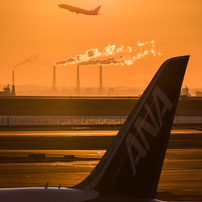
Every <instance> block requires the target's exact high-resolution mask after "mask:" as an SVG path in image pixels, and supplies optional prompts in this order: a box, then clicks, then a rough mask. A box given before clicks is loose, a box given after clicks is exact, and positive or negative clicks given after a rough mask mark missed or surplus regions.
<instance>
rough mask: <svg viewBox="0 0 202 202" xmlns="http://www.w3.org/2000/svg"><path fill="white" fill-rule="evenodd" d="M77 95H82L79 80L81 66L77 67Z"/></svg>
mask: <svg viewBox="0 0 202 202" xmlns="http://www.w3.org/2000/svg"><path fill="white" fill-rule="evenodd" d="M76 88H77V94H78V95H79V93H80V80H79V64H78V65H77V87H76Z"/></svg>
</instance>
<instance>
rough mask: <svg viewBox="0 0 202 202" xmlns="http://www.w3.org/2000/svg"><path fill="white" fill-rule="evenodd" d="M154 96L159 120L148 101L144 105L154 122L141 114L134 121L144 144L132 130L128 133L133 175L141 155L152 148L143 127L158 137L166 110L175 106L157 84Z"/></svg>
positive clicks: (126, 141) (127, 138)
mask: <svg viewBox="0 0 202 202" xmlns="http://www.w3.org/2000/svg"><path fill="white" fill-rule="evenodd" d="M152 96H153V99H154V104H155V109H156V114H157V119H158V121H157V120H156V118H155V116H154V114H153V112H152V111H151V109H150V108H149V105H148V104H147V103H146V104H145V105H144V107H145V109H146V111H147V114H148V115H149V117H150V119H151V120H152V124H150V123H148V122H147V121H145V119H143V118H141V117H139V116H138V117H137V119H136V120H135V122H134V127H135V128H136V130H137V135H139V137H140V138H141V140H142V142H143V144H144V145H142V144H141V143H140V142H139V141H138V140H137V139H136V137H135V136H134V135H133V134H132V133H131V132H129V133H128V135H127V137H126V139H125V143H126V146H127V150H128V154H129V158H130V163H131V166H132V171H133V176H135V174H136V165H137V164H138V162H139V160H140V158H141V157H142V158H145V156H146V154H147V152H148V151H149V149H150V146H149V144H148V141H147V139H146V137H145V135H144V133H143V131H142V129H144V130H145V131H147V132H148V133H149V134H150V135H152V137H153V138H156V136H157V135H158V132H159V130H160V128H161V127H162V125H163V116H164V115H165V113H166V111H167V110H169V111H170V110H171V108H172V106H173V104H172V103H171V101H170V100H169V99H168V97H167V96H166V95H165V94H164V92H163V91H162V90H161V89H160V88H159V87H158V86H156V87H155V88H154V90H153V92H152ZM158 99H160V100H161V101H162V103H163V105H164V106H163V109H162V110H161V109H160V106H159V101H158ZM131 147H134V148H135V149H136V150H137V155H136V156H134V155H133V153H132V150H131Z"/></svg>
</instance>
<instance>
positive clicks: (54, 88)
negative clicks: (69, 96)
mask: <svg viewBox="0 0 202 202" xmlns="http://www.w3.org/2000/svg"><path fill="white" fill-rule="evenodd" d="M52 91H56V68H55V65H53V83H52Z"/></svg>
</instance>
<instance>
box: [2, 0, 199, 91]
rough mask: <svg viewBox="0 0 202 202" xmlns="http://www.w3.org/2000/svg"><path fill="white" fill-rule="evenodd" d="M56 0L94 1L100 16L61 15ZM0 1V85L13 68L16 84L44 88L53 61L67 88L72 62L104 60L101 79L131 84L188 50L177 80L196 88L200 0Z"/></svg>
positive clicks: (90, 3)
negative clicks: (183, 72) (180, 78)
mask: <svg viewBox="0 0 202 202" xmlns="http://www.w3.org/2000/svg"><path fill="white" fill-rule="evenodd" d="M61 3H66V4H69V5H73V6H77V7H78V6H79V7H81V8H84V9H87V10H91V9H94V8H96V7H97V6H99V5H101V9H100V11H99V12H100V13H101V15H97V16H87V15H82V14H76V13H73V12H69V11H67V10H65V9H60V8H59V7H58V4H61ZM0 6H1V18H0V22H1V33H0V36H1V38H0V40H1V41H0V42H1V47H0V55H1V67H0V85H6V84H8V83H11V75H12V70H13V68H14V67H15V77H16V78H15V81H16V85H23V84H26V85H28V84H31V85H40V86H50V87H51V85H52V77H53V76H52V67H53V65H54V64H55V63H56V65H64V64H66V65H68V68H66V67H64V68H62V67H61V68H60V69H58V71H57V79H58V83H60V82H59V80H60V81H63V82H61V83H65V82H67V84H66V85H67V86H66V87H68V85H71V86H74V85H75V82H76V76H75V69H76V64H78V63H79V62H88V61H93V60H106V63H107V59H109V58H111V59H110V60H108V62H109V61H111V65H110V66H109V68H108V70H107V71H106V72H105V74H104V79H105V82H106V83H109V82H111V83H112V86H113V87H116V86H120V85H121V86H130V87H132V86H133V87H135V86H137V85H138V82H139V81H137V80H135V81H134V78H136V76H137V75H145V76H146V77H145V78H151V77H152V76H153V75H154V74H155V72H156V71H157V69H158V67H159V66H160V65H161V64H162V63H163V62H164V61H165V60H166V59H168V58H170V57H174V56H180V55H191V57H190V61H189V64H188V68H187V72H186V76H185V80H184V84H183V85H185V84H186V85H187V86H188V87H189V88H195V89H199V88H202V82H201V74H202V70H201V66H202V62H201V49H202V37H201V35H202V22H201V19H202V1H200V0H196V1H184V0H178V1H174V0H170V1H161V0H155V1H149V0H146V1H129V0H126V1H122V0H116V1H115V0H111V1H103V0H102V1H101V0H98V1H79V0H69V1H68V2H67V1H66V2H65V1H64V2H61V1H60V0H53V1H48V0H44V1H39V0H36V1H31V2H30V1H29V2H28V1H26V0H21V1H20V2H19V1H16V0H10V1H1V3H0ZM62 59H64V60H62ZM68 59H69V60H68ZM115 64H116V70H114V65H115ZM117 64H118V65H117ZM105 65H106V64H105ZM119 66H121V67H122V68H119ZM128 66H129V67H130V69H127V67H128ZM70 67H71V68H70ZM92 68H93V67H91V69H92ZM83 70H84V71H82V75H81V77H82V78H83V79H84V80H85V79H87V80H88V78H89V74H92V75H91V77H94V76H95V75H93V74H94V73H95V72H94V73H91V72H89V71H88V70H87V66H86V67H83ZM92 72H93V70H92ZM134 75H135V76H134ZM147 82H149V79H148V81H147ZM90 83H91V80H89V85H90ZM92 85H93V83H92ZM0 88H2V87H1V86H0ZM0 90H1V89H0Z"/></svg>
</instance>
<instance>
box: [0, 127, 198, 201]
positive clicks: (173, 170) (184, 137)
mask: <svg viewBox="0 0 202 202" xmlns="http://www.w3.org/2000/svg"><path fill="white" fill-rule="evenodd" d="M77 129H78V128H77ZM116 133H117V130H115V129H114V130H82V129H81V128H80V130H76V128H75V129H74V130H70V131H52V132H50V131H1V132H0V173H1V174H0V187H1V188H8V187H30V186H32V187H45V185H46V183H47V181H49V186H51V187H52V186H54V187H57V186H59V184H61V185H62V187H69V186H73V185H75V184H77V183H79V182H80V181H82V180H83V179H84V178H85V177H86V176H87V175H88V174H89V173H90V172H91V171H92V170H93V169H94V167H95V166H96V165H97V163H98V162H99V159H100V158H101V157H102V156H103V154H104V153H105V151H106V149H107V148H108V146H109V145H110V143H111V141H112V140H113V138H114V137H115V135H116ZM37 155H38V156H37ZM156 198H158V199H161V200H164V201H202V131H201V127H200V126H199V125H198V126H197V127H196V126H189V127H188V126H184V127H182V126H180V127H179V126H178V127H177V126H175V128H173V129H172V133H171V136H170V141H169V145H168V149H167V152H166V157H165V161H164V165H163V169H162V174H161V177H160V182H159V185H158V190H157V195H156Z"/></svg>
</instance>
